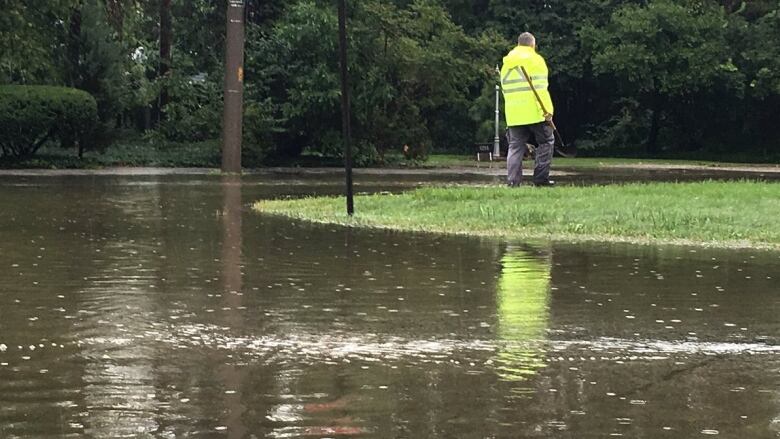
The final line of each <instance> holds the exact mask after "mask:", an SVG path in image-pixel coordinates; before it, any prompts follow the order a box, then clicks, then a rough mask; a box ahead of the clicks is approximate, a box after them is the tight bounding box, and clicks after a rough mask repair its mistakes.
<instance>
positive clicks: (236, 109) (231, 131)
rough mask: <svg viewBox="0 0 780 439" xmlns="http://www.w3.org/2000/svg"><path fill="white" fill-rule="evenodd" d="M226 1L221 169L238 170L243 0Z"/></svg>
mask: <svg viewBox="0 0 780 439" xmlns="http://www.w3.org/2000/svg"><path fill="white" fill-rule="evenodd" d="M227 3H228V4H227V42H226V47H225V108H224V112H223V119H222V172H232V173H239V172H241V133H242V122H243V113H244V0H228V2H227Z"/></svg>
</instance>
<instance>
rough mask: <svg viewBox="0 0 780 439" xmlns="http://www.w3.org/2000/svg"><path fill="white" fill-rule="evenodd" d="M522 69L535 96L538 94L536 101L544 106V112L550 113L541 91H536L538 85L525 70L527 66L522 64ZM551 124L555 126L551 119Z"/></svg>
mask: <svg viewBox="0 0 780 439" xmlns="http://www.w3.org/2000/svg"><path fill="white" fill-rule="evenodd" d="M520 70H522V71H523V76H525V80H526V81H528V85H530V86H531V91H532V92H534V96H536V101H537V102H539V106H540V107H542V112H543V113H544V114H545V116H546V115H548V114H550V112H548V111H547V108H546V107H545V106H544V102H542V97H541V96H539V92H537V91H536V87H534V83H533V81H531V76H529V75H528V72H527V71H526V70H525V67H523V66H520ZM550 125H551V126H552V127H553V128H555V124H554V123H553V121H550Z"/></svg>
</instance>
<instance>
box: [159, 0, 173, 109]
mask: <svg viewBox="0 0 780 439" xmlns="http://www.w3.org/2000/svg"><path fill="white" fill-rule="evenodd" d="M172 45H173V22H172V19H171V0H160V66H159V71H158V76H159V78H160V79H162V80H163V81H165V78H167V77H168V75H169V74H170V71H171V64H172V57H171V46H172ZM169 101H170V98H169V96H168V90H167V86H166V85H165V82H163V87H162V89H161V91H160V100H159V103H158V114H157V116H158V122H159V121H161V120H163V119H164V114H165V106H166V105H168V102H169Z"/></svg>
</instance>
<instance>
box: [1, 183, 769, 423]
mask: <svg viewBox="0 0 780 439" xmlns="http://www.w3.org/2000/svg"><path fill="white" fill-rule="evenodd" d="M411 183H412V184H413V183H414V182H411ZM380 186H381V185H380ZM339 189H340V188H339V187H338V186H331V185H317V186H314V185H307V184H306V182H302V181H298V180H295V179H294V178H293V177H288V178H287V179H286V180H285V181H279V180H278V179H271V178H268V177H255V178H250V179H247V178H245V179H244V181H243V182H241V181H236V180H235V179H224V180H223V179H220V177H216V176H189V177H172V176H168V177H131V176H127V177H110V176H103V177H96V176H93V177H74V176H71V177H24V178H22V177H13V178H11V177H5V178H3V179H0V269H2V277H0V437H2V438H6V437H9V438H13V437H36V438H38V437H52V438H60V437H83V436H87V437H165V438H167V437H171V438H172V437H187V436H198V437H235V438H239V437H247V438H252V437H258V438H262V437H271V438H287V437H289V438H294V437H348V436H355V437H377V438H385V437H387V438H397V437H408V438H453V437H458V438H486V437H500V438H516V437H539V438H551V437H552V438H582V437H611V436H623V437H630V438H639V437H647V438H664V437H668V438H688V437H701V436H708V435H720V436H721V437H728V438H778V437H780V346H779V344H780V318H779V317H778V316H780V291H779V288H778V284H780V283H779V282H778V279H780V270H779V269H778V267H780V254H778V253H776V252H775V253H772V252H752V251H733V250H730V251H725V250H705V249H693V248H680V247H677V248H671V247H664V248H657V247H648V246H645V247H642V246H626V245H610V246H599V245H564V244H556V245H552V246H551V245H549V244H544V243H517V242H510V243H506V242H501V241H495V240H479V239H466V238H455V237H452V238H450V237H437V236H425V235H410V234H402V233H393V232H370V231H354V230H346V229H342V228H336V227H329V226H312V225H306V224H300V223H291V222H290V221H289V220H286V219H282V218H275V217H267V216H263V215H259V214H256V213H253V212H251V211H250V210H249V209H248V204H249V203H251V202H252V201H255V200H256V199H258V198H264V197H277V196H281V195H283V194H290V195H300V194H310V193H323V192H336V191H338V190H339ZM377 189H381V187H369V186H363V187H362V189H361V187H360V186H359V187H358V190H377ZM394 189H397V186H396V187H395V188H394ZM357 209H358V211H359V209H360V207H359V204H358V205H357Z"/></svg>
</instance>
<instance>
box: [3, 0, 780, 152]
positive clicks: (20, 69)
mask: <svg viewBox="0 0 780 439" xmlns="http://www.w3.org/2000/svg"><path fill="white" fill-rule="evenodd" d="M224 3H225V2H222V1H217V2H215V1H211V0H186V1H185V0H56V1H49V2H24V1H20V0H0V8H1V9H2V10H3V13H2V14H0V50H1V51H2V53H1V55H2V56H1V57H0V84H48V85H65V86H72V87H76V88H80V89H83V90H86V91H88V92H89V93H91V94H92V95H93V96H94V97H95V98H96V101H97V104H98V109H99V111H98V114H99V117H100V126H101V131H102V133H103V135H102V136H98V137H99V138H96V140H95V141H96V142H98V143H101V142H102V143H106V144H107V143H110V142H111V141H112V140H113V139H114V138H115V137H116V136H117V135H118V134H119V133H120V132H127V131H128V130H130V131H131V132H137V133H145V134H144V135H145V138H146V139H153V140H155V139H156V140H163V141H180V142H198V141H203V140H208V139H217V138H218V137H219V132H220V112H221V106H222V97H221V93H222V73H223V52H224V27H225V26H224V22H225V4H224ZM779 10H780V2H779V1H777V0H754V1H738V0H718V1H713V0H681V1H672V0H635V1H629V0H604V1H599V2H593V1H589V0H524V1H517V0H451V1H444V0H392V1H387V0H385V1H381V0H361V1H355V2H351V7H350V27H349V30H350V37H349V45H350V51H351V67H350V69H351V74H352V77H353V80H352V84H353V89H354V90H353V91H354V98H353V102H354V104H353V105H354V114H355V115H354V117H355V121H354V131H355V136H356V145H357V147H358V149H359V154H358V158H359V160H362V161H363V162H365V163H368V162H375V161H379V160H382V158H383V157H384V156H385V154H386V153H387V152H398V151H400V149H401V148H402V147H403V145H410V146H413V147H415V148H420V149H423V150H432V151H465V150H468V149H469V148H470V145H471V144H472V143H473V142H475V141H489V140H491V139H492V135H493V134H492V119H493V108H492V107H493V93H494V85H495V81H496V77H495V73H494V69H495V66H496V64H499V63H500V62H501V58H502V56H503V55H504V54H505V53H506V52H507V51H508V50H509V49H510V48H511V47H512V45H513V41H514V40H515V38H516V35H517V34H518V33H519V32H521V31H524V30H529V31H531V32H533V33H535V34H536V35H537V38H538V40H539V51H540V52H541V53H542V54H543V55H544V56H545V57H546V58H547V60H548V64H549V65H550V69H551V89H552V93H553V97H554V100H555V103H556V109H557V114H556V119H557V120H558V124H559V125H560V126H561V128H563V131H564V134H565V135H566V136H567V140H569V141H574V140H576V141H577V142H578V143H579V145H580V149H581V150H582V149H584V150H585V152H586V153H591V154H593V155H606V154H609V155H644V156H654V157H658V156H692V155H698V156H702V157H706V156H710V157H716V156H728V157H730V158H744V159H751V160H756V161H758V160H777V159H778V158H780V146H779V145H778V144H780V140H778V136H777V131H776V130H777V122H776V121H777V118H778V116H777V114H778V110H780V73H778V72H780V16H779V15H778V14H779V13H778V11H779ZM335 12H336V11H335V2H333V1H330V0H283V1H274V2H268V1H262V0H248V1H247V27H248V28H247V44H246V51H247V53H246V105H245V107H246V114H245V131H246V142H245V147H246V148H247V150H248V151H250V152H252V153H256V155H257V157H277V158H279V157H282V158H284V157H287V158H289V157H297V156H299V155H300V154H302V153H304V152H306V153H307V154H309V155H312V156H319V157H334V158H338V156H339V155H340V153H341V147H340V120H339V117H340V116H339V111H338V105H339V81H338V75H337V67H338V62H337V59H338V57H337V51H336V50H337V44H336V16H335ZM101 139H102V140H101ZM737 156H741V157H737Z"/></svg>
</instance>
